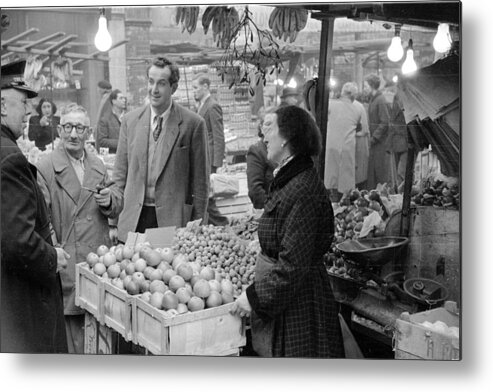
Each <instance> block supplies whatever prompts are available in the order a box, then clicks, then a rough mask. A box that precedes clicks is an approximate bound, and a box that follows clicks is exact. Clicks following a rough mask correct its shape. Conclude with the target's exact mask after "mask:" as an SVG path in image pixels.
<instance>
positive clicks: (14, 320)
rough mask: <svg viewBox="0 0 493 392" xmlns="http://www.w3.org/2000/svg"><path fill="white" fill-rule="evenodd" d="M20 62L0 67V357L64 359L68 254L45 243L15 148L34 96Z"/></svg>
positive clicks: (44, 216) (37, 196) (39, 202)
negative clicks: (24, 355) (64, 282)
mask: <svg viewBox="0 0 493 392" xmlns="http://www.w3.org/2000/svg"><path fill="white" fill-rule="evenodd" d="M25 65H26V61H25V60H21V61H17V62H13V63H9V64H6V65H2V67H1V72H0V75H1V76H0V84H1V108H2V110H1V112H2V117H1V120H2V126H1V148H0V159H1V162H0V167H1V184H2V187H1V195H2V202H1V219H0V221H1V227H2V231H1V234H2V244H1V273H0V277H1V282H0V289H1V292H0V312H1V313H0V352H2V353H5V352H9V353H64V352H67V339H66V335H65V328H64V325H63V301H62V293H61V288H60V275H59V273H58V272H59V271H60V270H63V269H64V268H66V266H67V257H69V256H68V254H67V253H66V252H65V251H64V250H63V249H62V248H60V247H58V248H55V247H54V246H53V243H52V242H51V237H50V230H49V215H48V211H47V209H46V204H45V202H44V200H43V195H42V193H41V190H40V189H39V187H38V185H37V183H36V168H35V167H34V166H33V165H31V164H30V163H29V162H28V161H27V159H26V157H25V156H24V154H23V153H22V152H21V150H20V149H19V147H18V146H17V144H16V140H17V139H18V138H19V137H20V136H21V135H22V132H23V129H24V128H25V127H26V124H27V119H28V116H29V114H30V112H31V107H30V104H29V99H30V98H34V97H36V96H37V93H36V92H35V91H34V90H32V89H30V88H29V87H28V86H27V85H25V83H24V81H23V78H22V75H23V73H24V68H25Z"/></svg>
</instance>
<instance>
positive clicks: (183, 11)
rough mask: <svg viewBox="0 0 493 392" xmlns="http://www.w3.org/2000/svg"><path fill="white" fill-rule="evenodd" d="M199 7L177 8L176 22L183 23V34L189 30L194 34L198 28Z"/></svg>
mask: <svg viewBox="0 0 493 392" xmlns="http://www.w3.org/2000/svg"><path fill="white" fill-rule="evenodd" d="M199 12H200V9H199V7H176V14H175V22H176V24H179V23H181V26H182V27H181V32H182V33H184V32H185V30H187V31H188V32H189V33H190V34H192V33H193V32H194V31H195V29H196V28H197V20H198V18H199Z"/></svg>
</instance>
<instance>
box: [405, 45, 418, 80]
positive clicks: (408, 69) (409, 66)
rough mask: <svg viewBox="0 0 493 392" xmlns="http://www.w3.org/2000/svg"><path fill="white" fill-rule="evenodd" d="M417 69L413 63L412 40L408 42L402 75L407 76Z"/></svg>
mask: <svg viewBox="0 0 493 392" xmlns="http://www.w3.org/2000/svg"><path fill="white" fill-rule="evenodd" d="M417 69H418V66H417V65H416V62H415V61H414V50H413V40H412V39H410V40H409V45H408V47H407V52H406V60H404V63H403V64H402V73H403V74H409V73H412V72H414V71H416V70H417Z"/></svg>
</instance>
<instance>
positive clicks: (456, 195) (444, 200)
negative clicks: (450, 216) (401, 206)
mask: <svg viewBox="0 0 493 392" xmlns="http://www.w3.org/2000/svg"><path fill="white" fill-rule="evenodd" d="M411 200H412V201H413V202H414V203H415V204H416V205H422V206H433V207H440V208H451V209H458V208H459V206H460V191H459V186H458V184H453V185H447V183H445V182H444V181H440V180H435V181H433V182H430V183H428V184H427V186H425V187H424V188H423V190H421V191H419V190H417V189H415V188H414V189H413V192H412V197H411Z"/></svg>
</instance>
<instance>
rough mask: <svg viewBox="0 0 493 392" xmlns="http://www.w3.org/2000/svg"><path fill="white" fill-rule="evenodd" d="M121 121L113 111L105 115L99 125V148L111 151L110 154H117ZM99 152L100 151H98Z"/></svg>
mask: <svg viewBox="0 0 493 392" xmlns="http://www.w3.org/2000/svg"><path fill="white" fill-rule="evenodd" d="M120 126H121V123H120V119H119V118H118V116H117V115H116V114H115V113H113V111H112V110H107V111H106V113H103V115H102V116H101V119H100V120H99V123H98V131H97V132H96V134H97V135H98V146H99V148H101V147H105V148H108V149H109V152H110V154H114V153H116V148H117V147H118V138H119V137H120ZM98 151H99V150H98Z"/></svg>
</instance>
